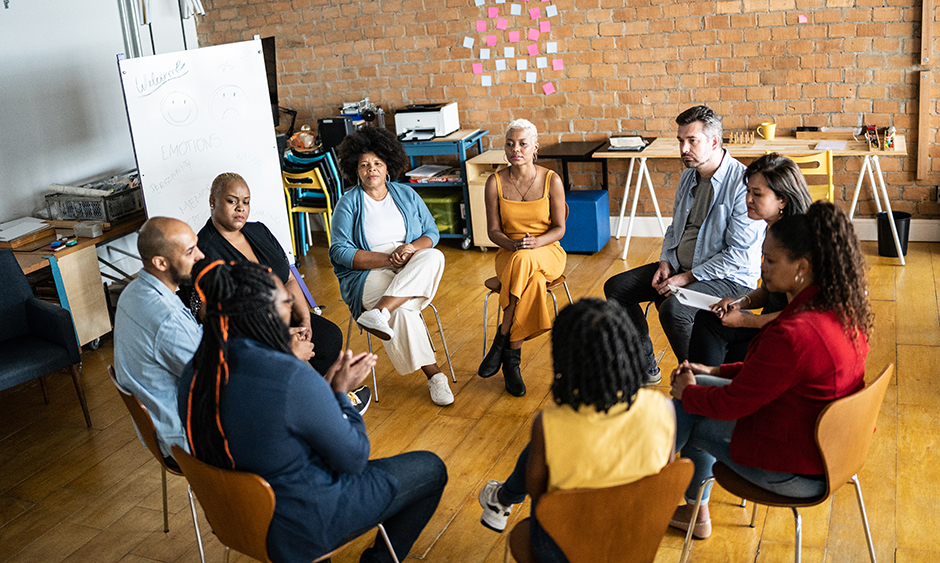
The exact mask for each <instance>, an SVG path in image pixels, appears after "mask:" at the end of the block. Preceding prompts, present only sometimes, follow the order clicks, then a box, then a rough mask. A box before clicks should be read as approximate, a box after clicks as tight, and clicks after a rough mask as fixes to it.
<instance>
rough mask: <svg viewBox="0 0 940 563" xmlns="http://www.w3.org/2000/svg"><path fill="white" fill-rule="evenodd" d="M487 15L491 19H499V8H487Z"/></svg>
mask: <svg viewBox="0 0 940 563" xmlns="http://www.w3.org/2000/svg"><path fill="white" fill-rule="evenodd" d="M486 15H487V16H488V17H489V18H490V19H496V18H498V17H499V8H495V7H494V8H487V9H486Z"/></svg>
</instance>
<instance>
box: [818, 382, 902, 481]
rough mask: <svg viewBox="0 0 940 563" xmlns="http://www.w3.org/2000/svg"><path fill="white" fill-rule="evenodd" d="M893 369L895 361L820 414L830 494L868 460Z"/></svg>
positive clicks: (820, 441)
mask: <svg viewBox="0 0 940 563" xmlns="http://www.w3.org/2000/svg"><path fill="white" fill-rule="evenodd" d="M893 373H894V364H888V366H887V367H885V369H884V370H883V371H882V372H881V375H879V376H878V378H877V379H875V381H873V382H872V383H870V384H869V385H867V386H866V387H865V388H864V389H862V390H860V391H857V392H855V393H852V394H851V395H849V396H847V397H842V398H841V399H837V400H835V401H833V402H831V403H829V405H828V406H827V407H826V408H825V409H823V411H822V412H821V413H820V414H819V418H818V419H817V420H816V443H817V444H819V449H820V451H821V452H822V458H823V463H824V464H825V466H826V475H827V480H828V486H829V490H828V492H827V496H828V495H829V494H832V493H833V492H835V491H836V490H837V489H838V488H839V487H841V486H842V485H844V484H845V483H846V482H848V480H849V479H850V478H851V477H852V476H853V475H855V474H857V473H858V472H859V471H860V470H861V469H862V466H863V465H864V464H865V459H866V458H867V457H868V449H869V447H870V446H871V439H872V435H873V434H874V432H875V422H876V421H877V420H878V412H879V411H880V410H881V403H882V401H884V398H885V391H886V390H887V389H888V383H889V382H890V381H891V375H892V374H893Z"/></svg>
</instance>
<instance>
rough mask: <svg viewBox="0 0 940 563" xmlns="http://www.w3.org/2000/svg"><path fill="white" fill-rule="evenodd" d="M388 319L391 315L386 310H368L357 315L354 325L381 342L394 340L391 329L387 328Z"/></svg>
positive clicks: (393, 333) (393, 332)
mask: <svg viewBox="0 0 940 563" xmlns="http://www.w3.org/2000/svg"><path fill="white" fill-rule="evenodd" d="M390 318H392V315H391V313H389V312H388V309H382V310H381V311H380V310H378V309H369V310H368V311H366V312H365V313H363V314H361V315H359V318H358V319H356V324H357V325H359V326H361V327H362V329H363V330H367V331H369V332H371V333H372V334H374V335H376V336H378V337H379V338H381V339H382V340H391V339H392V338H395V331H394V330H392V327H390V326H388V320H389V319H390Z"/></svg>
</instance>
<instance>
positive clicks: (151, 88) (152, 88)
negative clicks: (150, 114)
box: [134, 60, 189, 98]
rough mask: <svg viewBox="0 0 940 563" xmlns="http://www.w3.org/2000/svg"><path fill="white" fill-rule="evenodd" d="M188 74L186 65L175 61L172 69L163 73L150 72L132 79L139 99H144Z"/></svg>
mask: <svg viewBox="0 0 940 563" xmlns="http://www.w3.org/2000/svg"><path fill="white" fill-rule="evenodd" d="M188 72H189V69H187V68H186V63H184V62H183V61H181V60H177V61H176V66H175V67H173V68H172V69H170V70H168V71H166V72H163V73H159V74H158V73H156V72H151V73H150V74H149V75H146V74H145V75H144V76H138V77H136V78H134V85H135V86H136V88H137V93H138V94H140V97H141V98H143V97H146V96H149V95H150V94H153V93H154V92H156V91H157V90H159V89H160V87H161V86H163V85H164V84H166V83H168V82H170V81H171V80H175V79H177V78H180V77H182V76H186V73H188Z"/></svg>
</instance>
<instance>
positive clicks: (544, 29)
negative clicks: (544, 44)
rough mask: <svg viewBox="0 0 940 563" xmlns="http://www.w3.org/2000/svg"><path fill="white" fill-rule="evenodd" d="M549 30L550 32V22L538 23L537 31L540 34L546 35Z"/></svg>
mask: <svg viewBox="0 0 940 563" xmlns="http://www.w3.org/2000/svg"><path fill="white" fill-rule="evenodd" d="M551 30H552V22H550V21H548V20H545V21H542V22H539V31H541V32H542V33H548V32H549V31H551Z"/></svg>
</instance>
